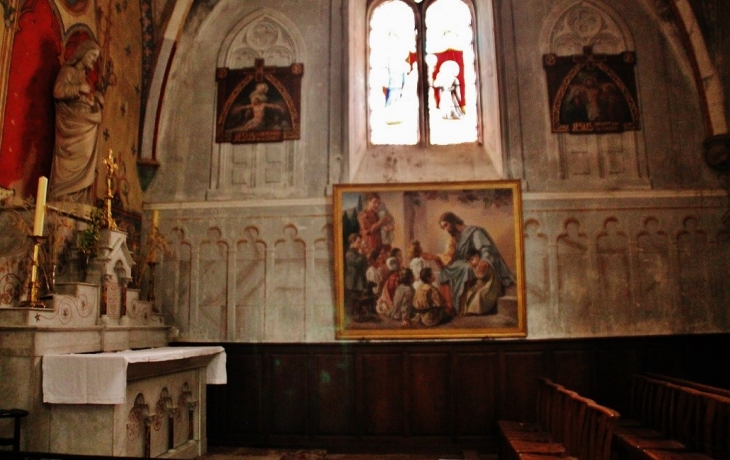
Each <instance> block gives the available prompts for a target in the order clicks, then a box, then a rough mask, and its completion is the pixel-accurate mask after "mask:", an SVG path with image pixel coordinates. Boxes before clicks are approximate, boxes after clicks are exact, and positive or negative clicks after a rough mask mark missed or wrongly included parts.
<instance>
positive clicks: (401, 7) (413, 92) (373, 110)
mask: <svg viewBox="0 0 730 460" xmlns="http://www.w3.org/2000/svg"><path fill="white" fill-rule="evenodd" d="M415 24H416V21H415V16H414V13H413V10H412V9H411V8H410V7H409V6H408V5H407V4H406V3H405V2H403V1H401V0H388V1H386V2H383V3H381V4H380V5H378V6H377V7H376V8H375V9H374V11H373V13H372V16H371V17H370V34H369V43H368V44H369V50H370V53H369V66H370V68H369V73H368V98H369V99H368V107H369V111H370V114H369V115H370V117H369V121H370V142H371V143H372V144H378V145H389V144H400V145H414V144H416V143H418V139H419V127H418V111H419V101H418V70H417V69H418V62H417V59H416V56H417V54H416V36H417V33H416V26H415Z"/></svg>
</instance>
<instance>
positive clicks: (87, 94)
mask: <svg viewBox="0 0 730 460" xmlns="http://www.w3.org/2000/svg"><path fill="white" fill-rule="evenodd" d="M99 54H100V48H99V45H98V44H97V43H96V42H95V41H93V40H91V39H89V40H86V41H84V42H81V43H79V45H78V46H77V47H76V49H75V50H74V52H73V53H72V54H71V57H69V58H68V60H66V62H65V63H64V64H63V66H62V67H61V70H60V71H59V73H58V77H57V78H56V82H55V85H54V87H53V97H54V98H55V100H56V143H55V147H54V151H53V165H52V168H51V182H50V187H51V191H50V198H51V199H52V200H65V201H73V202H77V203H86V204H91V203H93V200H94V197H92V196H91V186H92V185H93V183H94V179H95V174H96V163H97V159H96V156H97V148H96V144H97V137H98V132H99V125H100V123H101V109H102V108H103V107H104V96H103V95H102V94H101V93H100V92H99V91H97V90H96V89H95V88H94V87H93V86H92V84H91V82H90V81H89V71H91V70H93V68H94V64H95V63H96V61H97V60H98V59H99Z"/></svg>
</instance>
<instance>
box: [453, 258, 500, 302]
mask: <svg viewBox="0 0 730 460" xmlns="http://www.w3.org/2000/svg"><path fill="white" fill-rule="evenodd" d="M481 260H482V257H481V253H480V252H479V250H477V249H472V250H470V251H469V252H468V253H467V263H468V264H469V266H470V267H471V269H472V270H473V271H474V279H473V280H471V282H470V283H471V286H470V287H469V288H468V289H467V291H466V299H465V302H464V308H463V309H462V310H461V311H460V312H459V314H461V315H486V314H488V313H496V309H497V299H498V298H499V297H501V296H502V295H504V288H503V287H502V280H501V279H500V278H499V277H498V276H495V272H494V267H492V264H490V263H489V262H487V263H486V264H484V263H480V262H481Z"/></svg>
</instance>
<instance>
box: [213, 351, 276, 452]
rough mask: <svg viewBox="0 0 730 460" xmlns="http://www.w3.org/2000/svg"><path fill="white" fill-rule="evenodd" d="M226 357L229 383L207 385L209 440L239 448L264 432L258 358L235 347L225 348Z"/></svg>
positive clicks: (260, 368)
mask: <svg viewBox="0 0 730 460" xmlns="http://www.w3.org/2000/svg"><path fill="white" fill-rule="evenodd" d="M226 355H227V359H226V370H227V372H228V384H226V385H209V386H208V393H207V401H208V430H207V432H208V439H209V442H210V443H211V444H213V445H216V444H222V445H240V444H241V443H249V442H252V440H253V439H257V438H258V437H259V436H260V435H261V434H262V433H263V431H264V427H263V425H262V419H261V415H262V407H261V404H262V398H263V393H262V363H261V355H260V354H259V353H255V352H253V353H252V352H251V351H249V350H247V349H246V348H245V347H236V346H226Z"/></svg>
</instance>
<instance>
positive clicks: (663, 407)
mask: <svg viewBox="0 0 730 460" xmlns="http://www.w3.org/2000/svg"><path fill="white" fill-rule="evenodd" d="M674 382H676V381H674ZM630 404H631V414H632V420H629V421H624V422H622V423H621V425H620V426H619V427H618V428H617V429H616V433H615V435H614V438H615V440H614V441H615V442H614V444H615V447H616V450H617V453H618V455H619V457H621V458H629V459H646V458H648V459H654V460H708V459H712V458H719V459H730V398H728V397H725V396H722V395H718V394H713V393H707V392H704V391H700V390H698V389H696V388H694V386H693V385H679V384H677V383H673V382H671V381H666V380H661V379H656V378H653V377H649V376H646V375H637V376H634V381H633V385H632V396H631V403H630Z"/></svg>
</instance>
